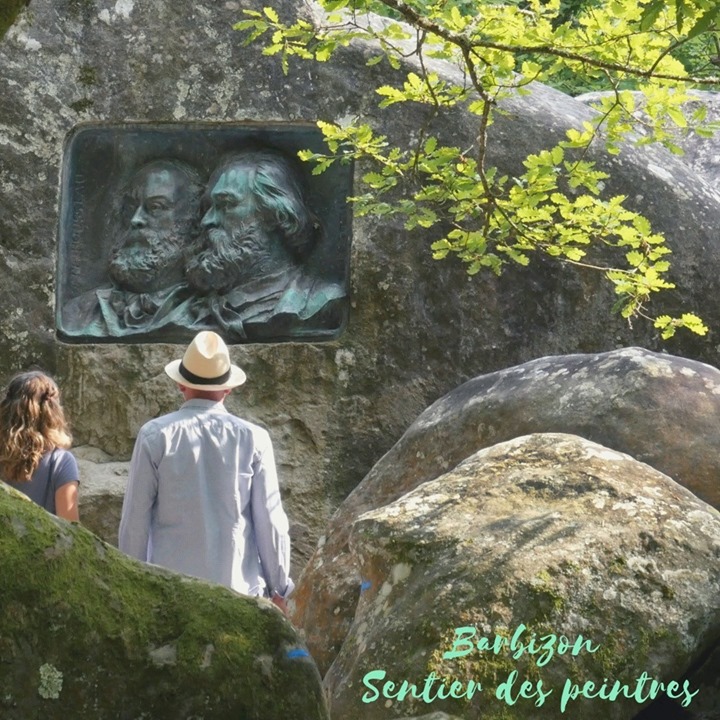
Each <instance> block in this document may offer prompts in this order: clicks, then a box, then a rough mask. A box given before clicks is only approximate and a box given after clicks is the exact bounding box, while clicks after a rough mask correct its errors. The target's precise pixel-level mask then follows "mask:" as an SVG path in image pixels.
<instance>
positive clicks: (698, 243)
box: [0, 0, 720, 557]
mask: <svg viewBox="0 0 720 720" xmlns="http://www.w3.org/2000/svg"><path fill="white" fill-rule="evenodd" d="M245 6H248V7H249V6H250V4H249V3H248V4H247V5H245V4H243V3H241V2H236V1H235V0H233V1H228V2H223V3H217V2H214V0H200V1H199V2H193V3H192V4H191V5H190V6H185V5H182V6H181V5H179V4H178V3H175V2H171V0H148V2H143V3H140V2H137V1H136V0H117V1H116V0H72V2H65V3H57V2H54V1H53V0H33V2H32V5H31V7H30V9H29V11H28V12H26V13H23V14H22V16H21V17H20V19H19V21H18V22H17V23H16V24H15V25H14V26H13V27H12V28H11V29H10V31H9V32H8V33H7V34H6V35H5V37H4V38H3V39H2V41H1V42H0V66H2V68H3V72H2V77H0V98H2V99H1V100H0V277H2V279H3V282H2V283H0V303H2V306H3V307H4V308H5V311H4V313H3V316H2V318H0V378H2V379H7V378H8V377H9V376H10V375H11V374H12V373H13V372H15V371H17V370H19V369H21V368H25V367H27V366H29V365H33V364H36V365H41V366H43V367H44V368H45V369H47V370H48V371H50V372H55V373H56V374H57V375H58V376H59V380H60V382H61V385H62V387H63V388H64V390H65V400H66V405H67V408H68V411H69V414H70V416H71V418H72V420H73V425H74V433H75V438H76V441H77V443H78V444H80V445H90V446H93V447H96V448H98V449H100V450H102V451H103V452H105V453H107V454H108V455H110V456H111V458H112V459H113V460H115V461H126V460H127V459H128V458H129V455H130V452H131V448H132V442H133V438H134V436H135V434H136V432H137V430H138V428H139V426H140V425H141V424H142V423H143V422H144V421H145V420H147V419H148V418H149V417H151V416H153V415H157V414H159V413H162V412H167V411H169V410H171V409H173V408H174V407H175V406H176V405H177V402H178V396H177V394H176V393H175V391H174V389H173V388H172V387H171V386H170V385H169V384H168V382H167V380H166V379H165V378H164V376H163V374H162V367H163V365H164V364H165V363H166V362H168V361H169V360H170V359H173V358H175V357H177V356H178V355H179V354H180V352H181V348H179V347H178V346H172V345H139V346H134V347H129V346H123V345H108V346H95V345H87V346H82V347H78V346H68V345H64V344H62V343H58V342H57V341H56V338H55V336H54V314H53V303H54V272H55V267H56V257H55V249H56V232H57V227H58V217H57V209H58V207H59V178H60V173H61V167H62V163H63V153H64V147H65V142H66V138H67V137H68V135H69V133H71V131H72V130H73V129H74V128H76V127H77V126H78V125H79V124H82V123H84V122H93V123H97V122H101V123H104V122H107V123H118V122H126V121H136V122H140V123H144V122H150V123H164V122H191V121H193V122H195V121H199V122H211V123H225V122H236V121H250V122H256V123H267V122H272V123H289V122H302V123H314V122H315V121H316V120H318V119H322V120H331V121H333V120H334V121H342V120H343V119H344V118H348V117H351V116H354V115H361V116H362V115H365V114H366V113H368V112H370V113H371V114H372V117H373V120H374V121H377V126H378V130H379V131H380V132H382V133H384V134H387V135H388V137H389V138H390V139H391V140H396V141H398V142H400V143H401V144H403V143H406V142H407V138H411V137H413V136H414V134H415V133H416V132H417V128H418V127H420V126H421V125H422V124H423V123H424V122H425V121H426V120H427V116H426V114H425V113H426V110H425V109H423V108H422V107H420V106H414V107H412V108H395V109H388V111H387V112H383V113H382V114H380V113H378V112H377V111H376V110H374V109H373V104H372V103H373V102H374V100H375V94H374V88H375V87H376V85H377V84H378V83H398V82H401V81H402V78H403V76H402V74H398V73H395V72H393V71H391V70H389V69H388V68H387V67H386V66H385V65H382V66H375V67H366V65H365V59H366V58H367V57H368V53H369V52H370V49H369V48H367V47H364V46H358V47H352V48H348V49H346V50H344V51H343V52H342V53H340V54H339V55H338V57H337V58H336V59H333V60H332V61H331V62H329V63H321V64H317V65H308V64H301V63H296V62H291V67H290V72H289V74H288V75H287V76H285V75H283V73H282V71H281V68H280V63H279V61H278V60H277V59H276V58H270V57H264V56H262V55H260V54H259V50H258V49H257V48H253V47H250V48H246V47H244V46H243V45H242V44H241V42H240V40H241V38H240V36H239V35H238V34H237V33H236V32H235V31H233V30H232V25H233V23H234V22H236V21H237V20H239V19H241V18H242V17H243V15H242V8H243V7H245ZM252 7H255V5H252ZM277 7H278V10H279V12H280V15H281V16H282V17H284V18H290V17H291V16H292V15H293V14H294V12H295V11H296V9H297V4H296V3H291V2H285V3H278V4H277ZM407 69H408V68H405V70H407ZM440 71H441V72H442V73H446V74H447V73H451V72H452V70H451V69H449V68H447V67H443V68H440ZM507 110H508V113H507V114H506V115H503V116H499V117H498V118H497V122H496V123H495V125H494V126H493V132H494V135H493V139H492V144H491V148H490V150H491V155H492V160H493V161H494V162H496V163H497V164H498V165H499V167H500V168H501V169H502V171H509V172H511V171H513V170H514V169H517V168H519V167H520V164H521V160H522V158H523V157H524V156H525V155H526V154H527V153H528V152H531V151H537V150H539V149H541V147H543V146H547V145H548V144H549V143H551V142H553V141H554V140H555V139H557V138H558V137H559V136H560V135H562V133H563V132H564V130H565V129H566V128H567V127H569V126H570V125H571V124H574V123H577V122H579V121H582V120H583V119H586V118H587V117H589V113H590V111H589V110H588V108H587V107H586V106H585V105H584V104H582V103H581V102H579V101H576V100H573V99H571V98H569V97H567V96H565V95H562V94H560V93H557V92H554V91H552V90H550V89H547V88H542V87H538V88H536V89H535V91H534V92H533V93H532V94H531V95H529V96H527V97H522V98H516V99H512V100H510V101H508V103H507ZM435 127H436V128H437V129H438V130H439V132H440V137H441V140H443V141H448V142H451V143H452V144H457V145H459V146H462V147H470V146H471V145H472V142H473V139H474V137H475V120H474V118H472V117H470V116H467V115H465V114H463V113H462V112H460V111H457V112H454V113H452V114H450V115H449V116H448V117H446V118H443V119H442V120H441V121H439V122H435ZM430 128H431V129H432V124H431V126H430ZM612 163H613V164H614V167H615V168H616V169H617V170H618V171H619V174H618V178H617V179H616V180H613V181H612V182H610V183H608V192H609V193H612V194H615V193H625V194H627V195H628V196H629V202H630V204H631V205H633V206H634V207H637V208H640V209H642V210H643V211H644V212H646V213H647V215H648V216H649V217H650V218H651V219H652V220H653V222H654V223H655V225H656V226H657V228H658V229H659V230H662V231H665V232H666V233H668V235H669V238H670V243H671V245H672V246H673V248H674V250H675V255H674V260H675V263H676V268H677V272H676V274H675V279H676V280H677V282H678V285H679V286H681V287H683V288H684V289H683V291H682V292H678V294H677V296H676V297H673V298H671V299H670V300H669V301H668V303H669V305H672V306H679V304H682V306H683V307H684V308H686V309H688V310H702V311H703V312H704V314H705V316H706V319H707V320H708V322H709V323H710V324H711V326H713V327H716V326H717V324H718V323H717V321H718V319H720V307H715V305H713V304H711V303H708V302H707V299H708V298H712V297H715V296H716V294H717V282H716V278H717V274H718V273H717V268H718V265H719V263H718V253H719V252H720V248H718V244H717V242H716V240H717V227H718V225H720V199H719V197H718V194H717V192H716V191H715V190H713V189H712V188H711V187H709V185H708V184H707V183H705V182H703V181H702V179H699V178H698V177H697V175H696V173H694V172H693V171H692V170H691V168H689V166H688V165H686V164H684V163H683V161H682V160H681V159H678V158H675V157H673V156H670V155H669V154H668V153H664V152H662V151H650V150H648V149H644V150H642V152H636V151H632V152H628V153H625V154H623V155H621V156H620V158H618V159H614V160H612ZM364 169H365V168H358V169H357V170H358V173H357V174H356V179H357V182H358V189H361V186H360V184H359V177H360V174H361V172H362V171H363V170H364ZM353 230H354V236H353V246H352V258H351V300H352V307H351V313H350V320H349V324H348V327H347V330H346V332H345V333H344V335H342V336H341V337H340V338H339V339H338V340H336V341H333V342H328V343H317V344H293V343H289V344H288V343H286V344H279V345H244V346H238V347H235V348H234V349H233V359H234V360H235V361H236V362H239V363H240V364H241V365H242V366H243V367H244V368H245V369H246V371H247V373H248V377H249V380H248V383H247V386H246V387H244V388H243V389H242V391H241V392H238V393H236V394H235V395H234V396H233V398H232V400H231V402H230V406H231V409H233V410H236V411H238V412H240V413H242V414H244V415H245V416H247V417H248V418H250V419H251V420H254V421H257V422H260V423H261V424H263V425H265V426H266V427H268V429H269V430H270V432H271V434H272V436H273V439H274V441H275V444H276V450H277V458H278V461H279V465H280V470H281V475H282V481H283V484H284V488H283V489H284V491H285V493H286V496H287V501H286V505H287V508H288V512H289V514H290V516H291V519H292V521H293V523H294V527H295V528H297V532H296V535H295V537H294V538H293V540H294V543H295V545H296V547H300V549H301V553H302V556H301V557H304V556H305V554H306V552H307V551H306V550H305V549H303V548H304V547H310V546H312V544H314V541H315V540H316V539H317V537H318V536H319V535H320V534H321V532H322V528H323V526H324V524H325V521H326V519H327V518H328V517H329V516H330V514H331V512H332V511H333V510H334V508H335V507H337V505H338V503H339V502H340V501H341V500H342V499H343V498H344V497H345V496H346V495H347V494H348V493H349V492H350V490H352V488H353V487H355V485H356V484H357V483H358V482H359V481H360V480H361V479H362V477H363V476H364V475H365V474H366V473H367V472H368V471H369V469H370V468H371V467H372V466H373V464H374V463H375V462H376V461H377V460H378V459H379V458H380V457H381V456H382V454H383V453H384V452H386V451H387V450H388V449H389V448H390V447H392V445H393V443H394V442H395V441H396V440H397V439H398V438H399V437H400V435H401V434H402V432H403V431H404V430H405V429H406V428H407V426H408V425H409V424H410V423H411V422H412V420H413V419H414V418H415V417H417V415H418V414H419V413H420V412H421V411H422V410H423V409H424V408H426V407H427V406H428V405H429V404H430V403H431V402H433V401H434V400H435V399H437V398H438V397H440V396H442V395H443V394H444V393H446V392H448V391H449V390H450V389H452V388H453V387H456V386H457V385H458V384H460V383H462V382H463V381H465V380H467V379H468V378H471V377H474V376H476V375H479V374H482V373H487V372H491V371H494V370H498V369H500V368H503V367H508V366H512V365H516V364H518V363H522V362H525V361H527V360H530V359H532V358H535V357H539V356H544V355H550V354H556V353H570V352H596V351H602V350H610V349H613V348H615V347H617V346H622V345H641V346H646V347H650V348H654V349H657V348H658V347H659V344H658V341H657V340H656V339H655V338H654V337H653V335H652V331H651V329H650V328H649V327H648V326H647V325H646V324H644V323H636V324H635V325H634V327H632V328H631V327H629V326H628V325H627V324H626V323H624V322H623V321H621V320H619V319H618V318H610V317H609V316H608V311H609V307H610V305H611V303H612V300H613V299H612V297H611V294H610V293H609V292H608V291H607V289H606V288H604V287H603V286H602V282H601V280H600V278H598V277H596V276H594V275H581V274H578V273H577V272H576V271H574V270H558V269H553V268H552V267H551V266H550V265H549V264H548V263H547V262H544V261H540V262H538V263H537V264H535V265H534V266H533V267H531V268H530V269H527V270H526V269H521V268H514V269H511V270H510V271H508V273H507V274H506V275H505V276H504V277H502V278H500V279H497V278H494V277H475V278H473V279H469V278H468V277H467V276H466V274H465V271H464V268H462V267H460V266H459V264H458V263H456V262H454V261H447V262H435V261H433V260H432V259H431V258H430V253H429V245H430V242H431V240H432V237H431V236H430V235H429V234H428V233H427V232H425V231H413V232H412V233H408V232H406V231H405V230H404V229H403V226H402V223H401V221H400V220H399V219H388V218H383V219H381V220H379V219H371V218H356V219H355V222H354V225H353ZM661 309H662V306H661V307H659V308H658V310H661ZM716 345H717V340H716V338H715V336H714V335H711V336H710V338H709V339H706V340H699V339H681V340H678V342H676V343H675V344H674V345H669V346H668V347H669V348H670V349H671V350H673V351H674V352H676V353H677V354H682V355H686V356H688V357H693V358H695V359H700V360H705V361H710V362H713V361H714V358H715V347H716ZM301 538H304V539H301Z"/></svg>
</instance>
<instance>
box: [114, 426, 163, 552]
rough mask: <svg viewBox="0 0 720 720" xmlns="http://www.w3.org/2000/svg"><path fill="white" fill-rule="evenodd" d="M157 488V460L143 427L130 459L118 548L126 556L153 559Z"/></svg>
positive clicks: (148, 434)
mask: <svg viewBox="0 0 720 720" xmlns="http://www.w3.org/2000/svg"><path fill="white" fill-rule="evenodd" d="M157 489H158V470H157V463H156V462H154V460H153V458H152V451H151V442H150V433H148V432H147V430H146V428H145V427H143V428H141V429H140V432H139V433H138V436H137V439H136V441H135V448H134V449H133V454H132V459H131V460H130V471H129V474H128V484H127V489H126V491H125V498H124V500H123V507H122V515H121V516H120V530H119V533H118V547H119V548H120V550H122V552H124V553H126V554H127V555H130V556H132V557H135V558H137V559H138V560H143V561H144V562H149V561H150V555H151V545H150V543H151V537H150V527H151V523H152V513H153V507H154V505H155V500H156V498H157Z"/></svg>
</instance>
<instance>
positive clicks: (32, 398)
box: [0, 371, 72, 482]
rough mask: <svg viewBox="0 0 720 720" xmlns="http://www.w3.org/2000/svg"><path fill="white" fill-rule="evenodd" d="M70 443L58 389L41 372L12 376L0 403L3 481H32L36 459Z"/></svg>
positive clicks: (0, 460) (38, 459)
mask: <svg viewBox="0 0 720 720" xmlns="http://www.w3.org/2000/svg"><path fill="white" fill-rule="evenodd" d="M71 443H72V437H71V435H70V429H69V426H68V422H67V420H66V419H65V412H64V411H63V408H62V405H61V404H60V390H59V389H58V386H57V385H56V384H55V381H54V380H53V379H52V378H51V377H50V376H49V375H46V374H45V373H43V372H39V371H31V372H24V373H21V374H19V375H16V376H15V377H14V378H13V379H12V380H11V381H10V384H9V385H8V386H7V389H6V390H5V397H4V398H3V399H2V401H0V470H1V471H2V474H3V477H4V478H5V479H6V480H10V481H12V482H22V481H27V480H30V479H31V478H32V475H33V473H34V472H35V469H36V468H37V466H38V464H39V463H40V459H41V458H42V456H43V455H44V454H45V453H46V452H49V451H50V450H52V449H53V448H56V447H60V448H69V447H70V445H71Z"/></svg>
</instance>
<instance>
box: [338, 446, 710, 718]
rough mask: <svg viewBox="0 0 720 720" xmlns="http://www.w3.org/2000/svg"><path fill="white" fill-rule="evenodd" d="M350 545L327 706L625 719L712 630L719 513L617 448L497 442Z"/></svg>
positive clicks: (363, 529) (363, 526)
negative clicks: (348, 616)
mask: <svg viewBox="0 0 720 720" xmlns="http://www.w3.org/2000/svg"><path fill="white" fill-rule="evenodd" d="M349 545H350V553H351V555H352V556H353V560H354V562H355V563H356V565H357V567H358V570H359V573H360V576H361V578H362V593H361V595H360V600H359V602H358V606H357V612H356V614H355V617H354V619H353V623H352V627H351V629H350V632H349V633H348V636H347V638H346V639H345V641H344V643H343V646H342V650H341V651H340V654H339V655H338V657H337V658H336V660H335V662H334V663H333V665H332V667H331V668H330V671H329V672H328V673H327V675H326V676H325V685H326V687H327V689H328V692H329V695H330V709H331V714H332V715H333V717H339V718H353V719H354V720H362V719H363V718H368V719H370V718H377V717H379V716H380V715H379V712H380V708H382V713H383V717H399V716H403V715H412V714H422V713H423V712H427V709H428V708H429V707H431V708H432V709H434V710H443V711H446V712H450V713H455V714H457V715H459V716H460V717H462V718H464V719H465V720H475V719H476V718H477V719H479V718H483V720H497V719H499V718H503V719H504V720H512V719H518V720H520V719H522V720H556V719H557V720H559V719H560V718H566V717H581V718H583V720H602V719H611V720H630V719H631V718H634V717H635V715H636V714H637V713H638V712H639V710H640V709H641V707H642V706H644V705H646V704H647V700H648V699H650V698H653V697H660V696H665V700H667V699H668V697H669V698H670V699H675V700H676V701H677V705H678V706H682V707H690V706H691V704H692V701H693V699H694V697H695V696H696V695H697V694H698V693H702V688H701V687H699V686H698V684H697V682H696V681H695V680H684V679H683V678H684V676H685V673H686V671H688V670H689V669H690V668H691V667H692V666H693V665H694V663H695V662H696V661H698V660H700V659H702V658H703V657H704V654H705V653H706V652H707V651H708V650H710V649H712V648H713V643H716V642H717V638H718V635H719V634H720V562H719V561H718V557H719V554H720V512H718V511H717V510H715V509H714V508H711V507H710V506H709V505H707V504H706V503H704V502H702V501H701V500H699V499H698V498H697V497H695V496H694V495H693V494H692V493H690V492H689V491H688V490H686V489H685V488H683V487H681V486H680V485H678V484H677V483H675V482H674V481H673V480H671V479H670V478H668V477H667V476H665V475H663V474H662V473H660V472H658V471H657V470H654V469H653V468H651V467H649V466H648V465H645V464H643V463H639V462H637V461H636V460H634V459H633V458H631V457H629V456H627V455H623V454H621V453H617V452H615V451H613V450H609V449H608V448H605V447H602V446H601V445H597V444H596V443H592V442H589V441H587V440H584V439H582V438H579V437H576V436H572V435H560V434H539V435H530V436H523V437H520V438H516V439H515V440H512V441H509V442H506V443H500V444H498V445H494V446H493V447H491V448H487V449H485V450H481V451H480V452H478V453H476V454H474V455H472V456H471V457H469V458H468V459H467V460H465V461H464V462H462V463H461V464H460V465H458V466H457V467H456V468H455V469H454V470H451V471H450V472H448V473H445V474H443V475H441V476H440V477H438V478H437V479H436V480H432V481H430V482H426V483H423V484H422V485H420V486H419V487H417V488H416V489H415V490H413V491H412V492H410V493H408V494H406V495H404V496H403V497H401V498H400V499H398V500H396V501H395V502H393V503H391V504H389V505H386V506H384V507H382V508H379V509H377V510H373V511H370V512H367V513H365V514H364V515H362V516H361V517H360V518H359V519H358V520H356V522H355V523H354V524H353V527H352V532H351V535H350V541H349ZM483 638H486V640H485V642H486V643H488V644H485V645H483V644H482V643H483ZM533 641H534V642H533ZM716 670H717V667H716ZM433 673H434V682H433V677H431V674H433ZM644 673H645V674H646V676H647V678H649V679H645V680H639V679H640V678H642V677H643V674H644ZM428 678H430V682H428ZM508 678H509V681H508ZM388 680H389V681H392V682H395V683H396V686H395V688H393V687H389V688H388V687H387V686H386V685H385V683H386V682H387V681H388ZM403 680H407V681H408V682H410V683H415V684H416V685H417V687H418V690H417V695H418V696H417V697H413V696H412V695H411V694H408V695H407V697H405V698H403V697H402V696H400V697H398V695H397V693H398V690H399V689H400V688H401V685H402V681H403ZM652 680H655V681H661V682H664V683H665V684H666V685H665V686H664V687H663V688H661V689H659V688H658V686H656V692H655V693H650V686H651V682H652ZM672 680H675V681H677V687H676V686H672V687H671V688H670V690H668V691H666V690H665V688H666V687H670V686H669V685H668V684H669V683H670V681H672ZM616 681H617V682H618V687H620V686H627V688H628V690H626V691H625V690H624V691H622V692H620V691H618V690H616V691H615V697H614V699H612V701H611V700H610V699H609V697H608V696H607V694H606V696H605V697H603V695H602V693H599V691H600V688H601V687H603V688H604V690H603V692H606V693H607V692H609V691H611V690H612V688H613V687H614V684H615V682H616ZM524 682H527V685H526V688H525V690H524V691H523V694H522V695H520V696H519V694H520V688H521V686H523V683H524ZM588 682H592V683H594V686H592V687H591V686H589V685H587V684H586V683H588ZM443 683H444V684H445V686H446V688H448V689H450V688H451V687H454V690H453V694H452V696H451V697H449V698H447V699H445V698H443V696H442V694H441V693H439V691H438V687H439V686H440V685H442V684H443ZM453 683H454V685H453ZM478 684H479V686H480V687H478V686H477V685H478ZM644 686H647V687H645V688H644V689H643V687H644ZM503 688H505V689H504V690H503ZM509 688H511V689H509ZM581 688H584V690H582V691H581V692H580V694H579V695H578V691H579V690H580V689H581ZM638 688H639V689H638ZM423 689H424V690H425V694H424V695H423V694H422V691H423ZM583 693H586V694H585V696H584V695H583ZM445 694H446V695H447V692H446V693H445ZM388 700H390V702H388ZM656 717H662V716H660V715H658V716H656Z"/></svg>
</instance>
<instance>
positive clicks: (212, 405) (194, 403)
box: [180, 398, 227, 412]
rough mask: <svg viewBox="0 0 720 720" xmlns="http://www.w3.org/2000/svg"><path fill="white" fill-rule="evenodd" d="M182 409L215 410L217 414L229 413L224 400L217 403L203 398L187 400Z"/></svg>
mask: <svg viewBox="0 0 720 720" xmlns="http://www.w3.org/2000/svg"><path fill="white" fill-rule="evenodd" d="M180 407H181V408H190V407H201V408H207V409H208V410H215V411H216V412H227V409H226V407H225V404H224V403H223V401H222V400H219V401H216V400H204V399H203V398H193V399H192V400H186V401H185V402H184V403H183V404H182V405H181V406H180Z"/></svg>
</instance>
